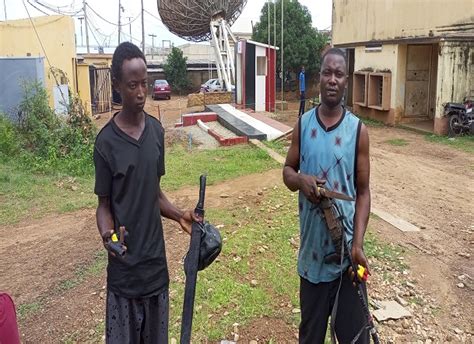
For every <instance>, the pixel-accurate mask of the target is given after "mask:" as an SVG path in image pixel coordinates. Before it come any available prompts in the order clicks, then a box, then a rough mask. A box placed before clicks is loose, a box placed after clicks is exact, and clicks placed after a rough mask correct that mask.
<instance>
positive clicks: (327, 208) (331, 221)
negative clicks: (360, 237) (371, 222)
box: [317, 186, 380, 344]
mask: <svg viewBox="0 0 474 344" xmlns="http://www.w3.org/2000/svg"><path fill="white" fill-rule="evenodd" d="M317 188H318V191H319V194H320V195H321V203H320V207H321V209H322V211H323V214H324V218H325V220H326V223H327V226H328V229H329V235H330V237H331V240H332V242H333V244H334V246H335V248H336V252H335V253H334V254H332V255H331V256H328V257H327V258H326V260H325V261H326V262H327V263H334V262H337V261H340V262H341V264H342V257H343V256H344V257H345V256H347V257H348V259H349V264H350V266H351V267H352V271H353V272H354V283H355V284H356V288H357V295H358V297H359V301H360V304H361V306H362V310H363V312H364V315H365V317H366V319H367V325H366V326H364V327H365V328H368V330H369V333H370V335H371V337H372V340H373V341H374V343H375V344H379V343H380V340H379V336H378V333H377V329H376V328H375V325H374V320H373V318H372V315H371V314H370V311H369V306H368V303H367V300H366V298H365V297H364V289H363V288H362V283H364V282H365V280H366V279H367V275H366V273H365V269H364V268H363V267H361V266H356V265H355V263H354V261H353V260H352V256H351V253H350V251H349V245H348V243H347V238H346V235H345V231H344V225H343V223H342V219H343V217H344V216H343V214H342V213H341V212H340V211H339V208H338V207H337V204H336V202H334V198H337V199H341V200H345V201H354V199H353V198H352V197H349V196H347V195H344V194H341V193H338V192H334V191H329V190H327V189H325V188H323V187H320V186H317ZM358 277H359V278H360V279H359V278H358ZM361 333H362V330H361V331H360V332H359V334H358V335H357V336H356V337H355V338H354V339H353V340H352V343H355V342H356V341H357V339H358V338H359V336H360V334H361ZM331 337H333V341H334V336H333V334H332V333H331Z"/></svg>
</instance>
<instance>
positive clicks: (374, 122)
mask: <svg viewBox="0 0 474 344" xmlns="http://www.w3.org/2000/svg"><path fill="white" fill-rule="evenodd" d="M357 116H358V115H357ZM359 118H360V119H361V120H362V123H364V124H365V125H366V126H368V127H378V128H380V127H384V126H385V124H384V123H383V122H381V121H377V120H375V119H371V118H363V117H359Z"/></svg>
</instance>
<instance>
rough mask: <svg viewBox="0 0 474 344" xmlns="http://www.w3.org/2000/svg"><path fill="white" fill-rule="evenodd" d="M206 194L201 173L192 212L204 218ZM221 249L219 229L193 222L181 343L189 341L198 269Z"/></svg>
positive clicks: (186, 343)
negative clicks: (194, 206) (196, 198)
mask: <svg viewBox="0 0 474 344" xmlns="http://www.w3.org/2000/svg"><path fill="white" fill-rule="evenodd" d="M205 194H206V176H205V175H201V177H200V186H199V200H198V203H197V205H196V208H195V209H194V212H195V213H196V214H197V215H199V216H200V217H201V218H202V219H204V197H205ZM221 249H222V238H221V235H220V234H219V231H218V230H217V229H216V227H214V226H213V225H211V224H209V223H208V222H204V220H202V221H201V222H193V225H192V229H191V241H190V244H189V251H188V253H187V254H186V258H185V259H184V272H185V274H186V285H185V288H184V302H183V314H182V318H181V340H180V343H181V344H189V343H190V341H191V329H192V325H193V311H194V296H195V293H196V281H197V272H198V270H203V269H205V268H206V267H207V266H209V265H210V264H211V263H212V262H213V261H214V260H215V259H216V258H217V256H218V255H219V253H220V252H221Z"/></svg>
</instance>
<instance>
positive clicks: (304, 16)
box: [252, 0, 329, 74]
mask: <svg viewBox="0 0 474 344" xmlns="http://www.w3.org/2000/svg"><path fill="white" fill-rule="evenodd" d="M282 1H283V14H284V15H283V70H284V72H286V71H288V70H289V71H293V72H298V71H299V70H300V68H301V66H305V69H306V71H307V72H308V73H309V74H313V73H316V72H318V71H319V67H320V66H319V64H320V63H319V61H320V58H321V51H322V50H323V49H324V47H325V46H326V44H328V42H329V37H328V36H327V35H326V34H324V33H321V32H319V31H318V30H317V29H316V28H314V27H313V25H312V20H311V13H310V12H309V10H308V8H307V7H306V6H303V5H301V4H300V3H299V2H298V1H297V0H276V1H275V3H273V2H270V3H269V2H266V3H265V5H264V6H263V8H262V13H261V15H260V21H259V22H258V23H256V25H255V26H254V28H253V33H252V39H253V40H255V41H257V42H261V43H265V44H268V42H270V44H271V45H273V44H274V41H275V30H274V29H275V27H274V23H275V24H276V46H277V47H279V48H280V49H281V47H282V44H281V2H282ZM275 9H276V15H275ZM268 11H270V13H269V14H268ZM269 16H270V37H269V36H268V21H269V20H268V18H269ZM274 19H276V20H274ZM268 38H270V40H269V39H268ZM280 66H281V54H280V53H278V54H277V69H279V68H280Z"/></svg>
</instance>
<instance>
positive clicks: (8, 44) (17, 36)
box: [0, 16, 77, 105]
mask: <svg viewBox="0 0 474 344" xmlns="http://www.w3.org/2000/svg"><path fill="white" fill-rule="evenodd" d="M33 23H34V25H35V27H36V30H37V32H38V35H39V38H40V39H41V42H42V44H43V46H44V50H45V51H46V56H47V58H48V59H49V62H50V63H51V66H52V67H53V68H54V69H58V70H61V71H63V72H64V73H65V76H66V78H67V79H68V81H69V82H68V85H69V87H70V88H71V90H72V91H77V90H76V80H75V73H74V72H75V56H76V50H75V42H74V32H75V28H74V20H73V19H72V18H71V17H68V16H44V17H36V18H33ZM0 55H1V56H6V57H22V56H34V57H36V56H42V57H46V56H45V53H44V52H43V49H42V47H41V44H40V42H39V40H38V37H37V36H36V33H35V31H34V29H33V26H32V24H31V22H30V20H29V19H21V20H9V21H7V22H0ZM44 65H45V83H46V85H45V86H46V89H47V91H48V93H49V94H50V104H51V105H53V104H54V100H53V99H52V98H53V97H51V94H52V92H53V87H54V86H56V81H55V79H54V77H53V75H52V74H51V68H50V65H49V64H48V60H47V59H46V58H45V61H44ZM63 82H65V80H61V78H59V77H58V83H60V84H61V83H63Z"/></svg>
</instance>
